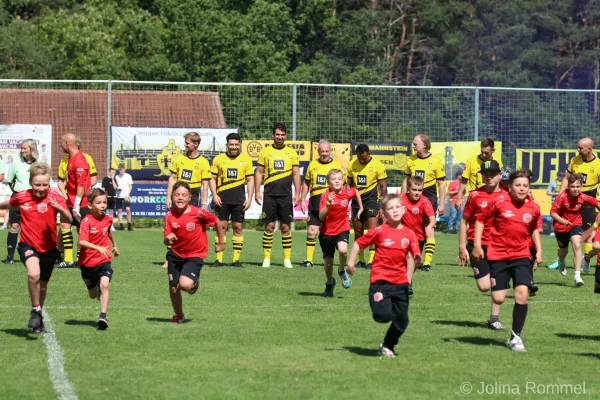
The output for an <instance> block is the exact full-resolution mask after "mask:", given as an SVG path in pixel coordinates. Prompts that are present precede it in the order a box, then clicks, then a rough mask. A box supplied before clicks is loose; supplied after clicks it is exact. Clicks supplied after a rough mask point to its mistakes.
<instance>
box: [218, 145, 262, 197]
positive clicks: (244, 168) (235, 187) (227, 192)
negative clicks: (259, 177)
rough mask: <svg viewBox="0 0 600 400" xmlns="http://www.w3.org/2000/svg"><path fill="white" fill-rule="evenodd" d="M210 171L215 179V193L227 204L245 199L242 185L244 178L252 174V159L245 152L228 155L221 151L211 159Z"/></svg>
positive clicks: (244, 182)
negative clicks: (234, 155) (235, 155)
mask: <svg viewBox="0 0 600 400" xmlns="http://www.w3.org/2000/svg"><path fill="white" fill-rule="evenodd" d="M210 172H211V173H212V175H213V178H215V181H217V193H219V196H220V197H221V201H222V202H223V203H227V204H242V203H244V202H245V201H246V192H245V190H244V185H245V184H246V178H248V177H249V176H252V175H253V174H254V168H252V159H251V158H250V156H248V155H247V154H238V155H237V157H230V156H228V155H227V153H222V154H219V155H218V156H216V157H215V158H214V159H213V164H212V167H211V168H210Z"/></svg>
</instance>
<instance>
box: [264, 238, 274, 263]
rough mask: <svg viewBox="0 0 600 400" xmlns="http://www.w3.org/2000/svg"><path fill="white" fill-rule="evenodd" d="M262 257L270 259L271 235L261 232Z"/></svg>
mask: <svg viewBox="0 0 600 400" xmlns="http://www.w3.org/2000/svg"><path fill="white" fill-rule="evenodd" d="M262 245H263V256H264V258H265V259H269V260H270V259H271V248H272V247H273V234H272V233H267V232H263V238H262Z"/></svg>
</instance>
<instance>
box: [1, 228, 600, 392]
mask: <svg viewBox="0 0 600 400" xmlns="http://www.w3.org/2000/svg"><path fill="white" fill-rule="evenodd" d="M161 236H162V235H161V231H160V230H138V231H136V232H133V233H129V232H117V234H116V237H117V240H118V243H119V247H120V248H121V251H122V253H123V254H122V257H120V258H119V259H117V260H116V262H114V263H113V268H114V270H115V275H114V279H113V282H112V287H111V303H110V308H109V320H110V324H111V325H110V328H109V330H108V331H105V332H99V331H96V330H95V319H96V317H97V314H98V309H97V307H98V304H97V302H96V301H94V300H90V299H89V298H87V292H86V289H85V285H84V283H83V282H82V280H81V278H80V275H79V271H78V270H75V269H67V270H55V271H54V275H53V277H52V281H51V283H50V291H49V295H48V301H47V311H48V313H49V314H50V316H51V318H52V320H53V322H54V328H55V333H56V338H57V339H58V341H59V342H60V345H61V346H62V348H63V349H64V353H65V354H64V355H65V361H66V365H65V369H66V371H67V373H68V376H69V379H70V381H71V383H72V384H73V386H74V389H75V392H76V393H77V395H78V396H79V398H81V399H97V398H111V399H131V398H144V399H148V398H203V399H215V398H218V399H220V398H226V399H242V398H243V399H246V398H256V399H280V398H286V399H308V398H311V399H312V398H319V399H320V398H323V399H332V398H340V399H341V398H343V399H368V398H378V399H383V398H390V399H395V398H408V399H441V398H461V397H462V398H464V397H473V398H478V397H483V396H479V395H476V394H472V395H471V396H465V395H462V394H461V392H460V386H461V383H463V382H470V383H471V384H472V385H473V393H475V392H476V391H477V390H479V388H480V386H481V382H485V384H490V385H498V384H504V385H510V388H511V389H513V390H514V388H515V387H516V388H517V389H519V390H520V392H521V394H529V395H532V393H526V386H525V385H526V383H527V382H534V383H535V384H537V385H551V384H573V385H574V384H578V383H583V382H585V385H586V386H585V388H586V393H585V395H583V396H574V395H571V396H569V395H563V396H558V397H562V398H569V397H577V398H598V397H599V396H600V378H599V376H598V373H597V368H598V362H599V360H600V349H599V347H600V333H598V329H597V327H598V306H599V305H600V297H598V296H595V295H594V294H593V290H592V287H593V277H592V276H591V275H587V276H586V275H584V280H585V286H584V287H583V288H580V289H575V288H574V287H573V281H572V277H573V273H572V269H570V270H569V277H568V278H562V277H561V276H560V275H559V274H558V272H556V271H550V270H548V269H546V268H545V267H543V268H540V270H539V271H538V272H537V273H536V281H537V282H538V284H539V286H540V292H539V294H538V296H537V297H535V298H533V299H531V301H530V307H529V315H528V318H527V322H526V325H525V330H524V332H523V338H524V342H525V345H526V346H527V349H528V353H525V354H517V353H513V352H510V351H508V350H507V349H506V348H505V347H504V344H505V342H506V339H507V337H508V333H507V332H492V331H490V330H488V329H486V328H485V325H484V322H485V321H486V320H487V318H488V316H489V302H490V297H489V294H482V293H479V292H478V291H477V289H476V287H475V282H474V281H473V278H472V273H471V269H470V268H459V267H456V266H455V262H454V260H455V258H456V253H457V250H456V247H457V242H456V240H457V238H456V236H450V235H443V234H440V235H438V245H437V252H436V256H435V259H434V267H433V270H432V271H431V272H430V273H424V272H418V273H417V274H416V276H415V279H414V288H415V296H414V297H413V298H412V299H411V304H410V325H409V328H408V330H407V332H406V333H405V335H404V336H403V337H402V339H401V342H400V344H399V346H398V347H397V352H398V353H399V355H400V356H399V357H398V358H397V359H394V360H390V359H380V358H379V357H377V356H376V348H377V345H378V344H379V343H380V342H381V340H382V338H383V335H384V333H385V331H386V329H387V325H383V324H377V323H375V322H373V320H372V318H371V314H370V309H369V306H368V299H367V288H368V272H367V271H365V270H358V271H357V274H356V275H355V277H354V285H353V287H352V288H351V289H349V290H344V289H342V288H341V284H340V285H338V286H337V287H336V297H335V298H331V299H325V298H322V297H320V294H321V293H322V291H323V289H324V274H323V271H322V268H321V264H320V262H319V261H318V260H319V257H320V256H321V254H320V250H317V252H316V254H315V260H317V261H318V262H319V263H318V264H317V265H315V267H313V268H294V269H292V270H286V269H284V268H283V267H282V266H281V261H282V260H281V254H282V252H281V244H280V236H279V234H276V236H275V241H274V242H275V243H274V244H275V246H274V249H273V259H272V261H273V265H272V267H271V268H270V269H263V268H261V267H260V266H259V265H260V263H261V261H262V249H261V242H260V240H261V233H260V232H248V233H246V234H245V245H244V252H243V254H242V258H243V261H244V262H245V266H246V267H245V268H244V269H235V268H228V267H227V268H208V267H207V268H204V269H203V270H202V274H201V286H200V290H199V292H198V293H197V294H196V295H194V296H189V295H187V294H184V310H185V313H186V318H187V319H188V321H189V322H187V323H184V324H182V325H171V324H169V323H168V322H167V321H168V320H169V319H170V317H171V315H172V309H171V305H170V302H169V296H168V282H167V276H166V271H165V270H164V269H162V268H161V267H160V264H162V262H163V257H164V254H165V248H164V247H163V245H162V238H161ZM0 240H1V241H2V243H4V240H5V234H3V235H0ZM554 243H555V242H554V239H553V238H548V237H546V238H544V249H545V256H544V258H545V261H547V262H551V261H552V259H553V257H554V254H553V253H555V249H556V247H555V244H554ZM225 257H226V260H225V261H230V259H231V238H230V237H229V241H228V248H227V251H226V254H225ZM212 259H213V257H212V256H209V259H208V260H209V261H212ZM293 259H294V261H295V262H298V261H301V260H302V259H304V233H302V232H298V233H295V234H294V256H293ZM570 264H572V263H570ZM0 282H2V290H1V291H0V313H1V315H2V318H1V319H0V348H1V349H2V352H0V364H1V365H2V370H1V371H2V373H1V375H0V376H1V378H0V397H1V398H6V399H18V398H34V397H37V398H54V397H56V393H55V391H54V389H53V387H52V383H51V382H50V379H49V375H48V364H47V353H46V348H45V345H44V343H43V340H42V337H40V336H36V335H31V334H28V333H27V330H26V324H27V319H28V316H29V307H28V304H29V299H28V295H27V290H26V285H25V273H24V269H23V265H22V264H21V263H16V264H14V265H4V264H1V266H0ZM512 304H513V303H512V300H511V299H509V300H508V301H507V303H506V304H505V307H504V309H503V312H502V315H501V317H500V319H501V321H502V322H503V323H504V325H505V327H507V328H510V324H511V320H512ZM513 385H516V386H513ZM492 389H493V387H492ZM507 390H508V389H505V392H504V393H509V392H508V391H507ZM563 390H564V389H563ZM492 392H494V390H492ZM563 393H565V392H563ZM484 397H485V398H486V399H487V398H490V399H492V398H507V397H508V394H504V395H502V394H498V393H495V394H494V393H492V394H489V395H485V396H484ZM534 397H535V396H534ZM538 397H539V398H543V397H547V395H546V396H543V395H539V396H538ZM552 397H555V396H552ZM558 397H557V398H558Z"/></svg>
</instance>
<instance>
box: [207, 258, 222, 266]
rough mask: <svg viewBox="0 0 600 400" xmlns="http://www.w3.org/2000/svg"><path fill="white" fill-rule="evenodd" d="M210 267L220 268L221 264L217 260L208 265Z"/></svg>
mask: <svg viewBox="0 0 600 400" xmlns="http://www.w3.org/2000/svg"><path fill="white" fill-rule="evenodd" d="M210 266H211V267H222V266H223V263H222V262H221V261H219V260H216V261H215V262H214V263H212V264H211V265H210Z"/></svg>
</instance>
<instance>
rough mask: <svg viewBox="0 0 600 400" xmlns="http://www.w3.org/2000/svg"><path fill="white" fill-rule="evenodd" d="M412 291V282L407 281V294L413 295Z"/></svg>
mask: <svg viewBox="0 0 600 400" xmlns="http://www.w3.org/2000/svg"><path fill="white" fill-rule="evenodd" d="M413 293H414V292H413V288H412V283H409V284H408V295H409V296H412V295H413Z"/></svg>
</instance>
